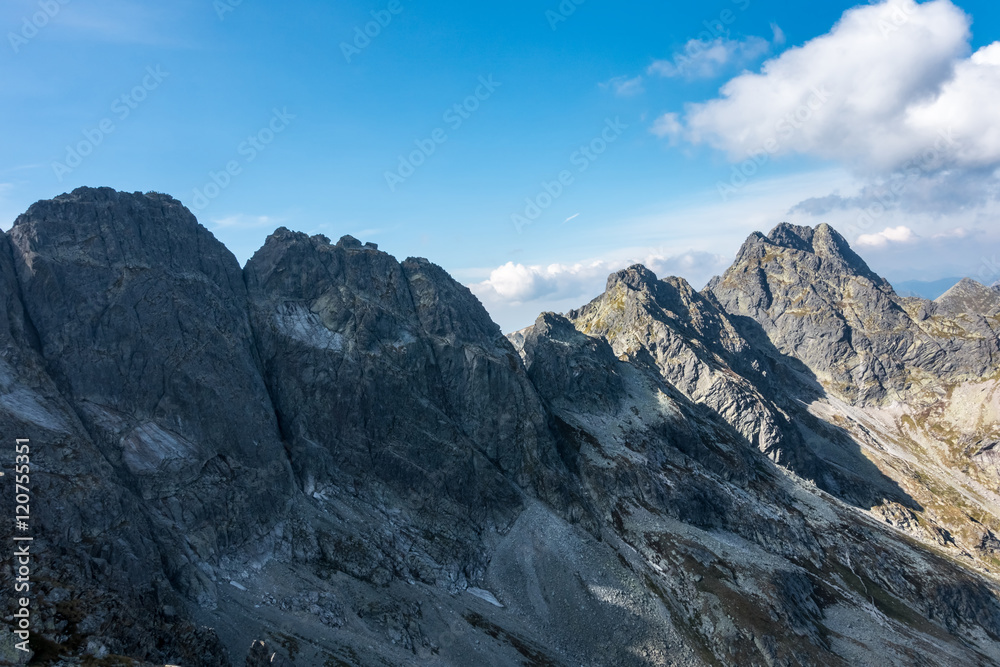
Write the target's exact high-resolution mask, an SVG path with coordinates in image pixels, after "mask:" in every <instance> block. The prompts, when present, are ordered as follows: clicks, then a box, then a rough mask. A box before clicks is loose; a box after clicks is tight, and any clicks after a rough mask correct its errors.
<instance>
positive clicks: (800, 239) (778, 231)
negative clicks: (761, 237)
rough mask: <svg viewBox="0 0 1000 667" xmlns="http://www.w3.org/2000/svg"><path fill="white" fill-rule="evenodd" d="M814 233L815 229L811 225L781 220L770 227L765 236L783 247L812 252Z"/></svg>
mask: <svg viewBox="0 0 1000 667" xmlns="http://www.w3.org/2000/svg"><path fill="white" fill-rule="evenodd" d="M815 234H816V231H815V230H814V229H813V228H812V227H800V226H798V225H792V224H789V223H787V222H783V223H781V224H780V225H778V226H776V227H775V228H774V229H772V230H771V233H770V234H768V235H767V238H768V240H770V241H771V242H772V243H774V244H775V245H779V246H781V247H783V248H790V249H792V250H801V251H803V252H812V251H813V247H812V243H813V236H815Z"/></svg>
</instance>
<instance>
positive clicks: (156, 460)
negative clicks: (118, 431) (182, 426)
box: [121, 422, 197, 475]
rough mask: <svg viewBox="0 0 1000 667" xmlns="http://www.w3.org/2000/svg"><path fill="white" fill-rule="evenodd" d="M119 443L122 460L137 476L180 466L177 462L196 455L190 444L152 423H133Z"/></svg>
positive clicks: (185, 460)
mask: <svg viewBox="0 0 1000 667" xmlns="http://www.w3.org/2000/svg"><path fill="white" fill-rule="evenodd" d="M121 443H122V461H124V463H125V465H126V466H128V468H129V470H131V471H132V472H134V473H136V474H137V475H142V474H150V473H155V472H160V471H162V470H164V469H166V468H168V467H179V466H178V465H177V464H182V463H186V462H188V461H192V460H194V459H195V456H196V454H197V448H196V447H195V446H194V445H193V444H192V443H190V442H188V441H187V440H185V439H183V438H181V437H180V436H177V435H175V434H172V433H168V432H167V431H165V430H163V429H162V428H160V426H159V425H157V424H154V423H152V422H146V423H144V424H140V425H139V426H136V427H135V428H134V429H132V430H131V431H130V432H129V433H128V435H126V436H125V437H123V438H122V441H121ZM171 464H174V466H171Z"/></svg>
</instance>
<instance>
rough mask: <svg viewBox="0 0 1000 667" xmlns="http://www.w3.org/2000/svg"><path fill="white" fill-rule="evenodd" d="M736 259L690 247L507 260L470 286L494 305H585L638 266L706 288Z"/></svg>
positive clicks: (659, 274) (662, 275) (661, 275)
mask: <svg viewBox="0 0 1000 667" xmlns="http://www.w3.org/2000/svg"><path fill="white" fill-rule="evenodd" d="M731 261H732V258H730V257H725V256H722V255H715V254H712V253H708V252H700V251H688V252H685V253H682V254H679V255H667V254H663V253H659V252H655V251H650V252H648V253H647V254H646V255H645V256H642V257H638V258H632V259H629V258H621V259H597V260H590V261H585V262H578V263H575V264H549V265H548V266H541V265H535V266H526V265H524V264H515V263H514V262H507V263H506V264H504V265H503V266H500V267H497V268H496V269H494V270H493V271H492V272H491V273H490V277H489V278H488V279H487V280H485V281H483V282H481V283H476V284H474V285H471V286H470V288H471V289H472V291H473V292H475V293H476V294H477V295H478V296H479V297H480V298H481V299H483V300H484V301H486V302H488V303H505V304H509V305H520V304H526V303H530V302H537V301H541V300H545V301H562V300H567V299H575V300H576V302H575V305H576V306H581V305H583V304H584V303H586V302H587V301H589V300H590V299H593V298H594V297H596V296H597V295H598V294H600V293H601V292H602V291H603V288H604V284H605V281H606V280H607V277H608V276H609V275H610V274H612V273H614V272H615V271H618V270H620V269H623V268H625V267H627V266H630V265H632V264H643V265H645V266H646V267H647V268H649V269H650V270H651V271H653V272H654V273H656V274H657V275H658V276H660V277H664V276H669V275H681V276H684V277H685V278H687V279H688V280H689V281H690V282H692V284H694V285H696V286H697V287H700V286H701V285H703V284H704V283H705V282H707V281H708V279H709V278H710V277H711V276H713V275H715V274H717V273H721V272H722V271H725V269H726V268H728V266H729V264H730V263H731Z"/></svg>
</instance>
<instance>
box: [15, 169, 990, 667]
mask: <svg viewBox="0 0 1000 667" xmlns="http://www.w3.org/2000/svg"><path fill="white" fill-rule="evenodd" d="M998 331H1000V292H997V291H994V290H992V289H990V288H987V287H984V286H982V285H979V284H977V283H974V282H972V281H963V282H962V283H961V284H959V285H958V286H956V287H955V289H953V290H952V291H951V292H949V293H948V294H946V295H945V296H943V297H941V298H940V299H938V300H937V301H936V302H930V301H925V300H922V299H917V298H901V297H899V296H897V295H896V293H895V292H894V291H893V288H892V287H891V286H890V285H889V284H888V283H887V282H886V281H885V280H883V279H882V278H880V277H879V276H877V275H875V274H874V273H873V272H872V271H871V270H870V269H869V268H868V267H867V266H866V265H865V263H864V261H863V260H862V259H861V258H860V257H858V256H857V255H856V254H855V253H854V252H853V251H852V250H851V249H850V248H849V247H848V244H847V242H846V241H845V240H844V239H843V238H842V237H841V236H840V235H839V234H837V232H836V231H834V230H833V229H831V228H830V227H828V226H825V225H821V226H820V227H818V228H816V229H810V228H801V227H793V226H790V225H780V226H778V227H777V228H775V230H773V231H772V232H771V233H770V234H769V235H768V236H764V235H762V234H754V235H753V236H751V237H750V239H748V240H747V242H746V244H745V245H744V247H743V248H742V249H741V251H740V253H739V256H738V258H737V260H736V262H735V264H734V265H733V267H732V268H730V269H729V271H727V272H726V274H725V275H723V276H720V277H718V278H716V279H714V280H713V281H712V283H711V284H710V285H709V286H708V287H706V288H705V289H704V290H702V291H701V292H698V291H696V290H694V289H692V287H691V286H690V285H688V284H687V283H686V282H685V281H684V280H682V279H679V278H666V279H663V280H660V279H658V278H657V277H656V276H655V275H653V274H652V273H651V272H650V271H649V270H647V269H646V268H644V267H642V266H634V267H631V268H629V269H626V270H623V271H620V272H618V273H615V274H614V275H612V276H611V277H610V278H609V279H608V285H607V290H606V291H605V293H604V294H602V295H601V296H599V297H598V298H596V299H595V300H594V301H592V302H591V303H590V304H587V305H585V306H583V307H582V308H580V309H579V310H576V311H573V312H570V313H567V314H565V315H556V314H552V313H545V314H543V315H541V316H540V317H539V318H538V321H537V322H536V323H535V325H534V326H532V327H530V328H528V329H526V330H524V331H520V332H517V333H516V334H511V335H510V336H507V337H505V336H503V335H502V333H501V332H500V329H499V328H498V327H497V326H496V324H494V323H493V322H492V321H491V320H490V318H489V316H488V314H487V313H486V311H485V310H484V309H483V307H482V305H481V304H480V303H479V302H478V300H477V299H476V298H475V297H474V296H473V295H472V294H471V293H470V292H469V290H468V289H466V288H465V287H463V286H462V285H460V284H458V283H456V282H455V281H454V280H453V279H452V278H451V277H450V276H448V274H447V273H445V272H444V271H443V270H442V269H441V268H439V267H437V266H435V265H434V264H431V263H430V262H428V261H427V260H424V259H414V258H411V259H407V260H405V261H403V262H401V263H400V262H398V261H396V260H395V259H394V258H392V257H390V256H389V255H387V254H385V253H383V252H380V251H379V250H378V248H377V247H376V246H374V245H372V244H365V245H362V244H361V243H360V242H359V241H357V240H355V239H353V238H351V237H344V238H342V239H341V240H340V241H339V242H337V243H335V244H334V243H331V242H330V241H329V239H327V238H325V237H322V236H313V237H309V236H306V235H304V234H299V233H294V232H291V231H288V230H287V229H279V230H278V231H276V232H275V233H274V234H273V235H271V236H270V237H269V238H268V240H267V242H266V243H265V245H264V247H263V248H261V249H260V250H259V251H258V252H257V253H256V254H255V255H254V257H253V258H252V259H251V260H250V261H249V262H248V263H247V265H246V267H244V268H243V269H242V270H241V269H240V267H239V265H238V263H237V261H236V259H235V258H234V257H233V255H232V254H231V253H230V252H229V251H228V250H226V248H225V247H224V246H222V244H220V243H219V242H218V241H217V240H216V239H215V238H214V237H213V236H212V234H211V233H210V232H208V231H207V230H206V229H205V228H204V227H202V226H201V225H199V224H198V222H197V221H196V220H195V218H194V216H193V215H192V214H191V213H190V212H189V211H188V210H187V209H185V208H184V207H183V206H182V205H181V204H180V203H179V202H178V201H176V200H174V199H172V198H171V197H169V196H166V195H161V194H156V193H148V194H145V195H143V194H141V193H135V194H127V193H119V192H115V191H113V190H110V189H107V188H102V189H87V188H82V189H79V190H76V191H74V192H73V193H72V194H68V195H63V196H61V197H57V198H56V199H53V200H51V201H43V202H39V203H37V204H35V205H34V206H32V207H31V208H30V209H29V210H28V211H27V212H26V213H25V214H23V215H22V216H20V217H19V218H18V219H17V221H16V222H15V223H14V226H13V228H12V229H11V230H10V231H9V232H8V233H7V234H4V235H2V237H0V351H2V352H0V428H2V432H3V433H4V434H5V438H6V440H7V441H8V444H9V446H5V447H4V449H3V450H2V452H0V462H2V464H3V468H4V470H6V471H12V470H13V467H14V463H15V460H14V457H15V451H14V441H15V438H18V439H27V440H30V443H31V455H30V456H31V474H30V485H31V494H32V504H31V509H32V511H31V518H30V528H29V531H30V534H31V535H32V536H33V537H34V542H33V543H32V547H31V549H32V554H33V561H32V573H31V595H32V597H31V615H32V616H31V619H32V620H31V623H32V625H31V629H32V637H31V644H30V648H31V650H32V653H33V656H34V657H33V661H34V662H33V664H65V665H71V664H72V665H76V664H84V665H120V664H134V665H147V664H155V665H164V664H172V665H182V666H183V667H197V666H203V667H225V666H229V665H237V666H242V665H251V666H252V667H257V666H258V665H278V664H284V665H307V666H318V667H333V666H341V665H422V664H426V665H463V666H464V665H530V666H542V665H567V666H570V665H572V666H575V665H637V666H639V665H642V666H646V665H769V666H772V665H817V664H822V665H852V666H853V665H879V666H880V667H884V666H888V665H907V666H909V665H994V664H1000V580H998V579H997V573H998V572H1000V540H998V539H997V537H996V534H997V533H1000V496H998V493H997V492H998V482H1000V451H998V448H997V447H998V443H1000V392H998V386H1000V385H998V381H1000V338H998ZM12 478H13V475H11V474H10V473H8V476H7V477H5V478H4V479H3V482H2V484H3V489H4V492H3V496H2V498H0V513H2V514H3V515H4V516H7V517H12V516H14V512H15V507H14V505H15V503H14V500H15V498H14V493H13V488H12V485H11V482H12V481H13V480H12ZM2 526H3V528H2V529H0V542H2V543H3V544H7V545H10V544H13V542H12V540H11V538H12V537H13V536H14V534H13V533H14V529H15V527H14V524H13V523H12V522H11V521H4V522H3V523H2ZM19 534H20V533H19ZM9 553H10V551H9V550H8V551H5V552H4V557H5V559H8V558H9ZM5 562H9V560H5ZM12 571H13V570H12V568H11V567H6V566H5V567H4V570H3V573H2V575H0V585H2V588H3V589H4V590H5V591H12V590H14V585H15V582H14V581H13V577H12ZM3 601H4V604H5V605H7V609H6V611H5V615H6V616H7V617H8V619H7V621H6V622H5V624H4V628H2V629H0V663H2V662H3V661H4V660H6V661H7V662H8V663H10V664H19V662H23V661H24V660H25V659H26V657H27V654H25V653H23V652H21V651H18V650H17V649H16V648H15V643H16V642H17V641H18V638H17V637H16V636H15V635H13V634H11V633H10V631H9V630H8V628H10V627H12V626H13V620H14V619H13V614H15V612H16V611H17V608H16V606H15V605H16V601H15V600H14V595H13V593H11V594H6V595H5V596H4V597H3ZM248 649H249V653H248Z"/></svg>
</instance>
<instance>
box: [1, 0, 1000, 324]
mask: <svg viewBox="0 0 1000 667" xmlns="http://www.w3.org/2000/svg"><path fill="white" fill-rule="evenodd" d="M845 12H847V14H845ZM378 19H381V21H382V24H384V25H378V24H376V23H372V22H373V21H376V20H378ZM0 23H2V25H3V42H2V43H0V76H2V81H3V82H4V83H3V86H2V87H0V96H2V98H3V101H2V106H0V114H2V116H3V118H2V120H3V123H2V127H3V128H4V130H5V131H4V135H3V150H2V153H0V225H2V226H3V228H4V229H6V228H9V226H10V224H12V222H13V220H14V218H15V217H16V215H17V214H18V213H20V212H22V211H23V210H24V209H26V208H27V206H29V205H30V204H31V203H32V202H34V201H36V200H38V199H44V198H49V197H52V196H55V195H57V194H60V193H62V192H66V191H69V190H72V189H73V188H75V187H78V186H80V185H94V186H97V185H107V186H111V187H115V188H118V189H121V190H130V191H131V190H140V191H149V190H156V191H161V192H168V193H170V194H172V195H174V196H175V197H177V198H179V199H180V200H182V201H183V202H184V203H185V204H187V205H188V206H189V207H191V208H192V210H194V211H195V213H196V214H197V215H198V218H199V220H201V221H202V223H204V224H205V225H206V226H207V227H209V228H210V229H212V230H213V232H214V233H215V234H216V235H217V236H218V237H219V238H220V239H221V240H222V241H223V242H224V243H226V245H227V246H228V247H229V248H230V249H231V250H232V251H233V252H234V253H235V254H236V256H237V257H238V258H239V260H240V261H241V262H244V261H246V260H247V259H248V258H249V257H250V255H252V253H253V251H254V250H255V249H256V248H258V247H259V246H260V245H261V244H262V243H263V240H264V238H265V237H266V236H267V234H268V233H270V232H271V231H273V229H274V228H275V227H277V226H287V227H289V228H292V229H296V230H301V231H305V232H310V233H323V234H326V235H327V236H329V237H331V238H332V239H334V240H336V239H337V238H339V237H340V236H341V235H344V234H352V235H354V236H357V237H358V238H360V239H362V240H363V241H373V242H376V243H378V244H379V245H380V247H382V248H383V249H384V250H387V251H388V252H390V253H392V254H394V255H396V256H397V257H399V258H400V259H402V258H404V257H407V256H411V255H414V256H425V257H428V258H429V259H431V260H432V261H434V262H437V263H438V264H440V265H442V266H443V267H445V268H446V269H447V270H448V271H450V272H451V273H452V275H454V276H455V277H456V278H457V279H459V280H460V281H462V282H464V283H466V284H468V285H470V286H471V287H472V288H473V290H474V291H475V292H476V293H477V295H479V297H480V298H481V299H482V300H483V302H484V304H486V306H487V307H488V308H489V310H490V311H491V313H492V314H493V316H494V319H496V320H497V321H498V322H499V323H500V324H501V326H502V327H503V328H504V329H505V330H507V331H510V330H513V329H516V328H519V327H522V326H526V325H528V324H530V323H531V322H532V321H533V320H534V318H535V316H536V315H537V314H538V313H539V312H541V311H543V310H557V311H563V310H566V309H569V308H571V307H575V306H578V305H582V304H583V303H585V302H586V301H588V300H589V299H590V298H592V297H594V296H596V295H597V293H598V292H599V291H600V290H601V289H602V288H603V284H604V278H605V277H606V276H607V274H608V273H610V272H611V271H612V270H614V269H617V268H620V267H621V266H623V265H625V264H627V263H630V262H634V261H641V262H645V263H647V264H648V265H650V267H651V268H653V270H654V271H656V272H657V273H659V274H661V275H666V274H671V273H672V274H678V275H683V276H685V277H687V278H688V279H689V280H691V282H692V283H694V284H695V285H696V287H701V286H702V285H703V284H704V282H706V281H707V279H708V278H709V277H711V275H713V274H714V273H718V272H720V271H721V270H724V268H725V267H726V265H727V264H728V262H729V261H731V259H732V257H733V256H734V255H735V252H736V250H737V249H738V248H739V245H740V243H741V242H742V241H743V239H744V238H745V237H746V236H747V235H748V234H749V233H750V232H752V231H754V230H763V231H767V230H768V229H770V228H771V227H772V226H773V225H774V224H776V223H778V222H781V221H784V220H789V221H792V222H797V223H800V224H818V223H820V222H830V223H831V224H834V226H836V227H838V228H840V229H841V230H842V231H844V233H845V234H846V235H847V236H848V237H849V239H850V240H851V241H852V242H853V243H855V245H856V246H858V249H859V251H861V253H862V254H863V255H864V256H865V257H867V258H868V259H869V260H870V262H871V263H872V265H873V266H874V268H876V269H877V270H880V271H882V272H883V273H885V274H886V275H887V276H888V277H889V278H890V279H892V280H898V281H901V280H907V279H914V278H917V279H927V280H932V279H936V278H941V277H945V276H951V275H970V276H972V277H976V278H979V279H982V280H984V281H988V282H992V281H995V280H998V279H1000V265H998V264H997V262H996V259H995V255H996V254H998V253H1000V236H998V233H997V231H996V230H997V227H998V226H997V224H996V221H997V217H996V214H997V206H996V200H997V198H998V192H997V191H998V179H997V173H998V172H997V168H998V167H1000V136H994V135H1000V125H998V124H997V123H996V121H995V120H993V117H994V116H995V115H996V111H995V110H996V109H997V108H1000V105H998V103H1000V46H998V48H997V49H992V48H991V45H992V44H993V42H994V40H995V39H1000V9H998V8H997V6H996V3H995V2H987V1H979V0H977V1H975V2H973V1H959V2H957V3H954V4H952V3H949V2H945V1H944V0H934V1H932V2H924V3H919V4H918V3H914V2H912V1H911V0H890V1H889V2H887V3H885V2H883V3H872V4H870V5H861V6H858V5H856V4H855V3H850V2H817V3H797V4H796V3H786V2H769V1H766V0H735V1H733V0H717V1H715V2H708V3H700V4H698V5H694V4H692V3H638V2H636V3H630V2H621V1H619V2H614V3H612V2H607V1H605V0H586V1H585V2H582V3H581V4H579V5H577V4H575V3H574V2H573V1H572V0H566V2H563V3H562V4H560V2H558V1H557V0H551V1H547V2H546V1H541V2H537V1H536V2H518V1H516V0H515V1H509V2H504V3H458V2H435V3H429V2H415V1H414V2H408V1H407V0H396V1H395V2H389V1H386V2H382V1H381V0H377V1H374V2H356V1H343V2H337V3H328V2H319V1H306V0H298V1H295V0H293V1H289V2H285V3H281V4H277V3H265V2H262V1H260V0H242V2H238V0H218V1H213V0H177V1H175V2H172V3H169V4H166V3H138V2H121V1H119V0H108V1H107V2H102V3H93V2H84V1H83V0H68V1H64V2H60V0H42V1H41V2H39V0H34V1H24V2H22V1H20V0H7V2H5V3H4V4H3V6H2V8H0ZM39 26H40V27H39ZM366 27H367V29H368V31H369V33H370V34H372V35H374V36H373V37H367V36H366V37H359V36H358V35H359V33H361V34H363V31H364V30H365V29H366ZM991 103H992V106H991ZM456 105H458V108H456ZM813 107H815V108H813ZM796 113H799V121H796V122H795V123H793V125H794V127H792V126H790V125H787V124H786V125H785V126H781V125H780V123H781V120H782V118H784V117H788V114H791V118H793V119H794V118H795V114H796ZM772 139H773V143H770V142H771V140H772ZM581 149H586V150H581ZM82 153H86V154H85V155H83V154H82ZM754 154H756V156H757V157H756V162H755V161H754V158H753V157H751V156H752V155H754ZM747 160H750V162H747ZM227 169H228V172H227ZM740 169H742V170H743V172H744V173H743V175H742V176H741V175H740V173H739V170H740ZM734 170H736V171H734ZM411 171H412V173H411ZM387 174H390V175H387ZM746 174H749V175H746ZM560 177H562V179H563V182H562V183H560ZM220 184H221V186H222V187H220ZM873 207H874V208H873ZM536 214H537V215H536Z"/></svg>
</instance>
